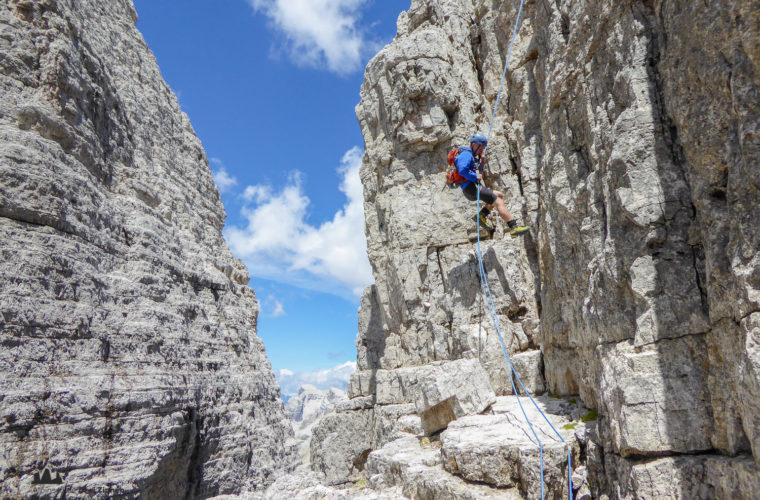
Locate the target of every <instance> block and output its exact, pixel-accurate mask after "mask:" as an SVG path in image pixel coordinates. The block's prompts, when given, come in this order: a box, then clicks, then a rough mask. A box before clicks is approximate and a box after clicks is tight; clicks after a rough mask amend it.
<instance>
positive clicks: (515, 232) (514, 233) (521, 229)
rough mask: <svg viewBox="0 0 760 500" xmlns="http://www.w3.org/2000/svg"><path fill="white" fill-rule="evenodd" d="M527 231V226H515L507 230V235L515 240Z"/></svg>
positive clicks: (528, 229)
mask: <svg viewBox="0 0 760 500" xmlns="http://www.w3.org/2000/svg"><path fill="white" fill-rule="evenodd" d="M528 231H530V228H529V227H527V226H515V227H510V228H509V235H510V236H511V237H513V238H517V237H518V236H520V235H521V234H525V233H527V232H528Z"/></svg>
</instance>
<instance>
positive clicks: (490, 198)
mask: <svg viewBox="0 0 760 500" xmlns="http://www.w3.org/2000/svg"><path fill="white" fill-rule="evenodd" d="M462 192H463V193H464V197H465V198H467V199H468V200H470V201H476V200H477V199H478V186H476V185H475V183H474V182H471V183H470V184H469V185H468V186H467V187H466V188H464V189H462ZM480 200H481V201H482V202H483V203H485V204H486V205H493V204H494V203H495V202H496V194H495V193H494V192H493V190H492V189H488V188H487V187H485V186H481V187H480Z"/></svg>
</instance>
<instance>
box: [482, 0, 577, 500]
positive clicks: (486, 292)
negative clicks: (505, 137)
mask: <svg viewBox="0 0 760 500" xmlns="http://www.w3.org/2000/svg"><path fill="white" fill-rule="evenodd" d="M524 3H525V0H520V8H519V10H518V11H517V20H516V21H515V28H514V31H513V32H512V41H511V42H510V43H509V51H508V52H507V59H506V61H505V63H504V72H503V73H502V75H501V83H500V84H499V93H498V94H497V96H496V103H495V104H494V107H493V114H492V115H491V124H490V125H489V126H488V137H487V139H486V145H485V149H484V150H483V155H482V157H483V158H485V156H486V152H487V151H488V139H490V138H491V132H492V130H493V122H494V118H496V110H497V108H498V106H499V100H500V99H501V91H502V89H503V87H504V79H505V77H506V76H507V68H509V59H510V57H511V56H512V47H513V46H514V43H515V38H516V37H517V27H518V25H519V24H520V15H521V14H522V9H523V4H524ZM477 186H478V204H477V212H476V215H475V216H476V217H477V216H478V214H479V213H480V183H477ZM475 224H476V228H475V229H476V232H477V233H478V270H479V271H480V287H481V293H482V295H483V297H485V301H486V305H487V306H488V314H489V315H490V316H491V322H492V323H493V326H494V328H496V333H497V335H498V336H499V343H500V344H501V351H502V353H503V354H504V361H505V362H506V364H507V372H508V373H509V382H510V383H511V384H512V392H514V394H515V397H516V398H517V403H518V405H520V411H522V414H523V417H525V421H526V422H527V423H528V426H529V427H530V430H531V432H532V433H533V437H535V438H536V441H537V442H538V447H539V452H540V457H541V499H542V500H543V498H544V446H543V444H542V443H541V440H540V439H539V438H538V434H537V433H536V431H535V429H534V428H533V423H532V422H531V421H530V419H529V418H528V414H527V413H525V408H523V405H522V402H520V396H519V395H518V393H517V387H515V380H514V379H517V382H518V384H519V385H520V388H522V390H523V392H524V393H525V394H526V395H527V396H528V398H529V399H530V401H531V402H532V403H533V406H535V407H536V409H537V410H538V411H539V413H540V414H541V416H542V417H544V420H546V423H547V424H549V427H551V428H552V430H553V431H554V433H555V434H556V435H557V437H558V438H559V439H560V441H562V442H563V443H564V444H565V445H567V443H566V442H565V440H564V439H563V438H562V435H561V434H560V433H559V432H558V431H557V429H555V428H554V426H553V425H552V423H551V422H550V421H549V419H548V418H547V417H546V415H545V414H544V412H543V411H542V410H541V408H540V407H539V406H538V403H536V401H535V400H534V399H533V397H532V396H531V395H530V392H529V391H528V390H527V389H526V388H525V385H524V384H523V383H522V380H520V375H518V373H517V370H515V367H514V365H513V364H512V360H511V359H510V357H509V354H507V349H506V347H504V339H503V337H502V335H501V329H500V328H499V318H498V316H497V315H496V305H495V304H494V301H493V296H492V295H491V288H490V286H489V285H488V276H487V274H486V271H485V268H484V267H483V254H482V253H481V251H480V230H479V228H478V227H477V224H478V222H475ZM513 375H514V377H513ZM567 491H568V498H569V499H570V500H572V499H573V467H572V459H571V457H570V446H567Z"/></svg>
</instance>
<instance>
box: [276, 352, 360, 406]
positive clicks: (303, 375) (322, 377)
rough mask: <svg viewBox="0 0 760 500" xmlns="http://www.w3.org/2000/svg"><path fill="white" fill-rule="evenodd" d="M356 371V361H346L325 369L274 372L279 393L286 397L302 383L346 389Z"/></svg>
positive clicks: (325, 387)
mask: <svg viewBox="0 0 760 500" xmlns="http://www.w3.org/2000/svg"><path fill="white" fill-rule="evenodd" d="M354 371H356V363H355V362H353V361H346V362H345V363H342V364H340V365H337V366H334V367H332V368H330V369H327V370H315V371H313V372H293V371H291V370H286V369H282V370H279V371H278V372H277V373H276V374H275V378H277V382H279V384H280V393H281V394H282V395H283V396H285V397H286V398H287V397H291V396H295V395H297V394H298V389H299V388H300V387H301V386H302V385H304V384H311V385H313V386H314V387H316V388H317V389H319V390H322V391H324V390H327V389H329V388H331V387H335V388H337V389H340V390H342V391H345V390H346V389H348V380H349V378H350V377H351V374H352V373H353V372H354Z"/></svg>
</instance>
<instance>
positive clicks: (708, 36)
mask: <svg viewBox="0 0 760 500" xmlns="http://www.w3.org/2000/svg"><path fill="white" fill-rule="evenodd" d="M518 5H519V2H517V1H514V2H513V1H509V2H506V1H496V2H492V1H481V0H475V1H470V0H439V1H433V2H428V1H417V0H414V1H412V5H411V7H410V9H409V11H408V12H405V13H403V14H402V15H401V16H400V18H399V21H398V34H397V36H396V38H395V40H394V41H393V43H392V44H390V45H389V46H387V47H386V48H385V49H383V50H382V51H381V52H380V53H379V54H378V55H377V56H376V57H375V58H374V59H373V60H372V61H371V62H370V63H369V65H368V66H367V70H366V74H365V81H364V84H363V86H362V90H361V102H360V104H359V105H358V106H357V117H358V119H359V123H360V125H361V128H362V132H363V135H364V139H365V148H366V149H365V157H364V163H363V166H362V170H361V176H362V181H363V183H364V188H365V213H366V219H367V221H366V230H367V237H368V252H369V257H370V261H371V263H372V266H373V270H374V275H375V279H376V284H375V285H374V286H373V287H372V288H371V289H369V290H368V292H367V294H366V295H365V297H364V299H363V302H362V310H361V312H360V335H359V338H358V339H357V348H358V358H357V361H358V367H359V371H358V372H357V373H356V374H355V376H354V378H353V379H352V383H351V386H350V388H349V395H350V396H353V397H354V398H358V397H361V396H364V397H372V398H374V399H373V400H374V402H375V403H374V405H375V406H374V408H375V411H378V410H379V409H380V408H383V407H382V406H380V405H381V403H382V404H389V403H402V402H403V400H404V399H405V396H406V394H405V393H404V390H405V388H409V387H410V384H409V383H408V382H409V381H410V380H411V379H413V378H414V377H412V376H410V375H409V374H410V373H412V372H410V369H411V368H412V367H420V368H422V367H424V365H426V364H429V363H432V362H436V361H439V360H451V359H457V358H461V357H478V358H479V359H480V360H481V363H482V365H483V366H484V368H485V369H486V371H487V372H488V374H489V377H490V379H491V383H492V385H493V387H494V389H496V391H497V393H501V394H505V393H507V392H509V391H510V388H509V387H508V385H507V384H508V381H507V379H506V377H505V371H504V368H503V360H502V359H501V354H500V350H499V348H498V343H497V341H496V336H495V332H494V331H493V329H492V327H491V326H490V321H489V320H488V318H487V315H485V314H484V309H481V307H480V302H479V301H480V298H479V288H480V285H479V281H478V274H477V267H476V262H475V259H474V257H475V256H474V245H473V244H472V243H471V242H470V240H471V239H472V236H473V235H474V233H472V230H473V229H474V228H473V226H474V223H473V222H472V221H471V219H470V217H472V215H473V214H474V212H475V208H474V204H473V203H470V202H467V201H466V200H465V199H464V198H463V196H462V194H461V193H460V192H459V191H456V190H448V189H446V188H443V184H444V178H443V174H442V173H439V167H440V166H442V165H443V164H444V158H445V156H446V152H447V151H448V150H449V149H450V148H451V147H452V146H457V145H464V144H466V142H467V138H468V137H469V136H470V135H471V134H472V133H473V132H475V131H481V132H486V131H487V129H488V120H489V119H490V113H491V111H492V109H493V105H494V102H495V99H496V93H497V90H498V85H499V78H500V74H501V70H502V68H503V63H504V59H505V56H506V52H507V49H508V46H509V37H510V36H511V33H512V26H513V23H514V20H515V18H516V14H517V8H518ZM488 151H489V170H490V172H489V174H490V175H488V176H487V177H486V183H487V184H488V185H490V186H492V187H494V188H496V189H498V190H501V191H503V192H504V193H505V197H506V200H507V205H508V207H509V209H510V210H511V211H512V212H513V213H514V214H515V215H516V216H517V217H518V218H519V219H520V220H521V221H524V222H526V223H528V224H530V225H531V227H532V230H531V234H530V235H529V236H527V237H525V238H523V239H520V240H510V239H509V238H506V239H503V236H504V234H503V230H502V229H499V230H497V233H496V237H495V239H494V240H493V241H489V242H485V243H484V245H483V257H484V264H485V267H486V270H487V271H488V279H489V282H490V286H491V289H492V292H493V294H494V296H495V297H496V302H497V304H496V306H497V310H498V314H499V319H500V322H501V325H502V329H503V330H504V333H505V340H506V342H507V344H508V349H509V351H510V352H511V353H513V354H516V355H518V354H519V353H521V352H525V351H536V350H539V349H540V352H541V353H542V355H543V365H542V366H541V365H540V364H533V365H532V366H531V367H529V370H533V371H534V372H535V371H536V370H543V372H542V374H543V375H544V376H545V383H546V386H547V387H548V390H549V391H550V392H552V393H555V394H560V395H569V394H579V395H580V397H581V399H582V400H583V402H584V404H585V405H586V406H588V407H592V408H596V409H598V410H599V415H600V419H599V421H598V425H597V434H595V435H594V437H593V439H592V440H591V441H590V443H589V448H588V452H589V457H590V458H589V460H590V462H589V464H590V465H589V471H590V479H591V482H592V484H593V486H594V489H595V491H596V493H597V494H599V493H601V492H606V493H608V494H612V495H615V496H617V497H620V498H627V497H628V496H631V495H633V496H634V497H635V496H636V495H641V494H644V496H646V494H652V495H654V497H657V496H658V495H660V494H665V493H664V492H665V491H669V492H670V493H669V494H673V495H676V496H677V497H684V498H693V497H695V496H694V495H696V496H697V497H700V498H710V495H711V494H716V493H715V492H716V491H718V490H717V489H715V490H713V489H711V488H718V483H720V482H721V481H722V479H718V478H725V477H733V478H735V479H736V478H742V479H736V481H737V484H738V486H736V487H735V488H736V490H735V491H736V493H737V495H738V496H740V497H743V498H749V497H750V496H751V495H752V487H751V486H749V485H750V484H756V483H757V481H758V473H757V463H759V462H760V404H758V401H760V398H758V396H759V395H760V371H759V370H760V347H758V346H759V342H760V323H759V322H760V222H758V220H757V215H758V214H760V169H759V168H758V165H760V7H759V6H758V4H757V2H752V1H749V0H737V1H732V2H719V1H706V2H687V1H678V0H658V1H633V0H632V1H623V2H618V1H578V2H555V1H547V0H536V1H528V2H526V5H525V10H524V12H523V19H522V22H521V24H520V28H519V32H518V36H517V39H516V44H515V49H514V53H513V54H512V62H511V71H510V73H509V74H508V77H507V82H506V86H505V94H504V96H503V98H502V104H501V105H500V109H499V110H498V111H497V115H496V122H495V126H494V133H493V135H492V138H491V143H490V144H489V149H488ZM497 225H501V223H500V222H499V223H498V224H497ZM481 320H482V321H481ZM405 384H406V385H405ZM538 386H539V387H540V384H538ZM389 388H390V389H389ZM389 390H390V391H391V392H392V393H393V394H395V395H397V396H398V397H397V398H396V400H393V398H391V399H390V400H389V399H388V398H385V399H384V398H383V396H387V395H388V393H389ZM362 411H368V410H362ZM357 414H358V412H357ZM374 444H376V443H369V442H368V443H367V445H368V446H370V445H374ZM681 454H689V455H690V456H689V458H684V459H683V460H682V459H678V460H670V459H661V458H658V457H662V456H668V455H672V456H679V455H681ZM723 455H726V456H735V457H738V458H736V459H730V460H729V459H726V460H723V459H722V458H718V457H720V456H723ZM312 461H313V462H314V460H312ZM647 477H649V479H647ZM652 477H655V478H656V479H654V480H653V479H652ZM695 478H700V479H695ZM747 478H750V482H746V481H745V480H747ZM658 481H659V483H658ZM690 481H691V482H690ZM751 481H754V483H752V482H751ZM658 484H659V486H658ZM700 485H701V486H700ZM648 488H649V489H648ZM662 488H666V489H662ZM667 488H670V490H667ZM693 488H696V489H693ZM700 488H702V489H700ZM729 488H734V487H733V486H729ZM710 492H712V493H710Z"/></svg>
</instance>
